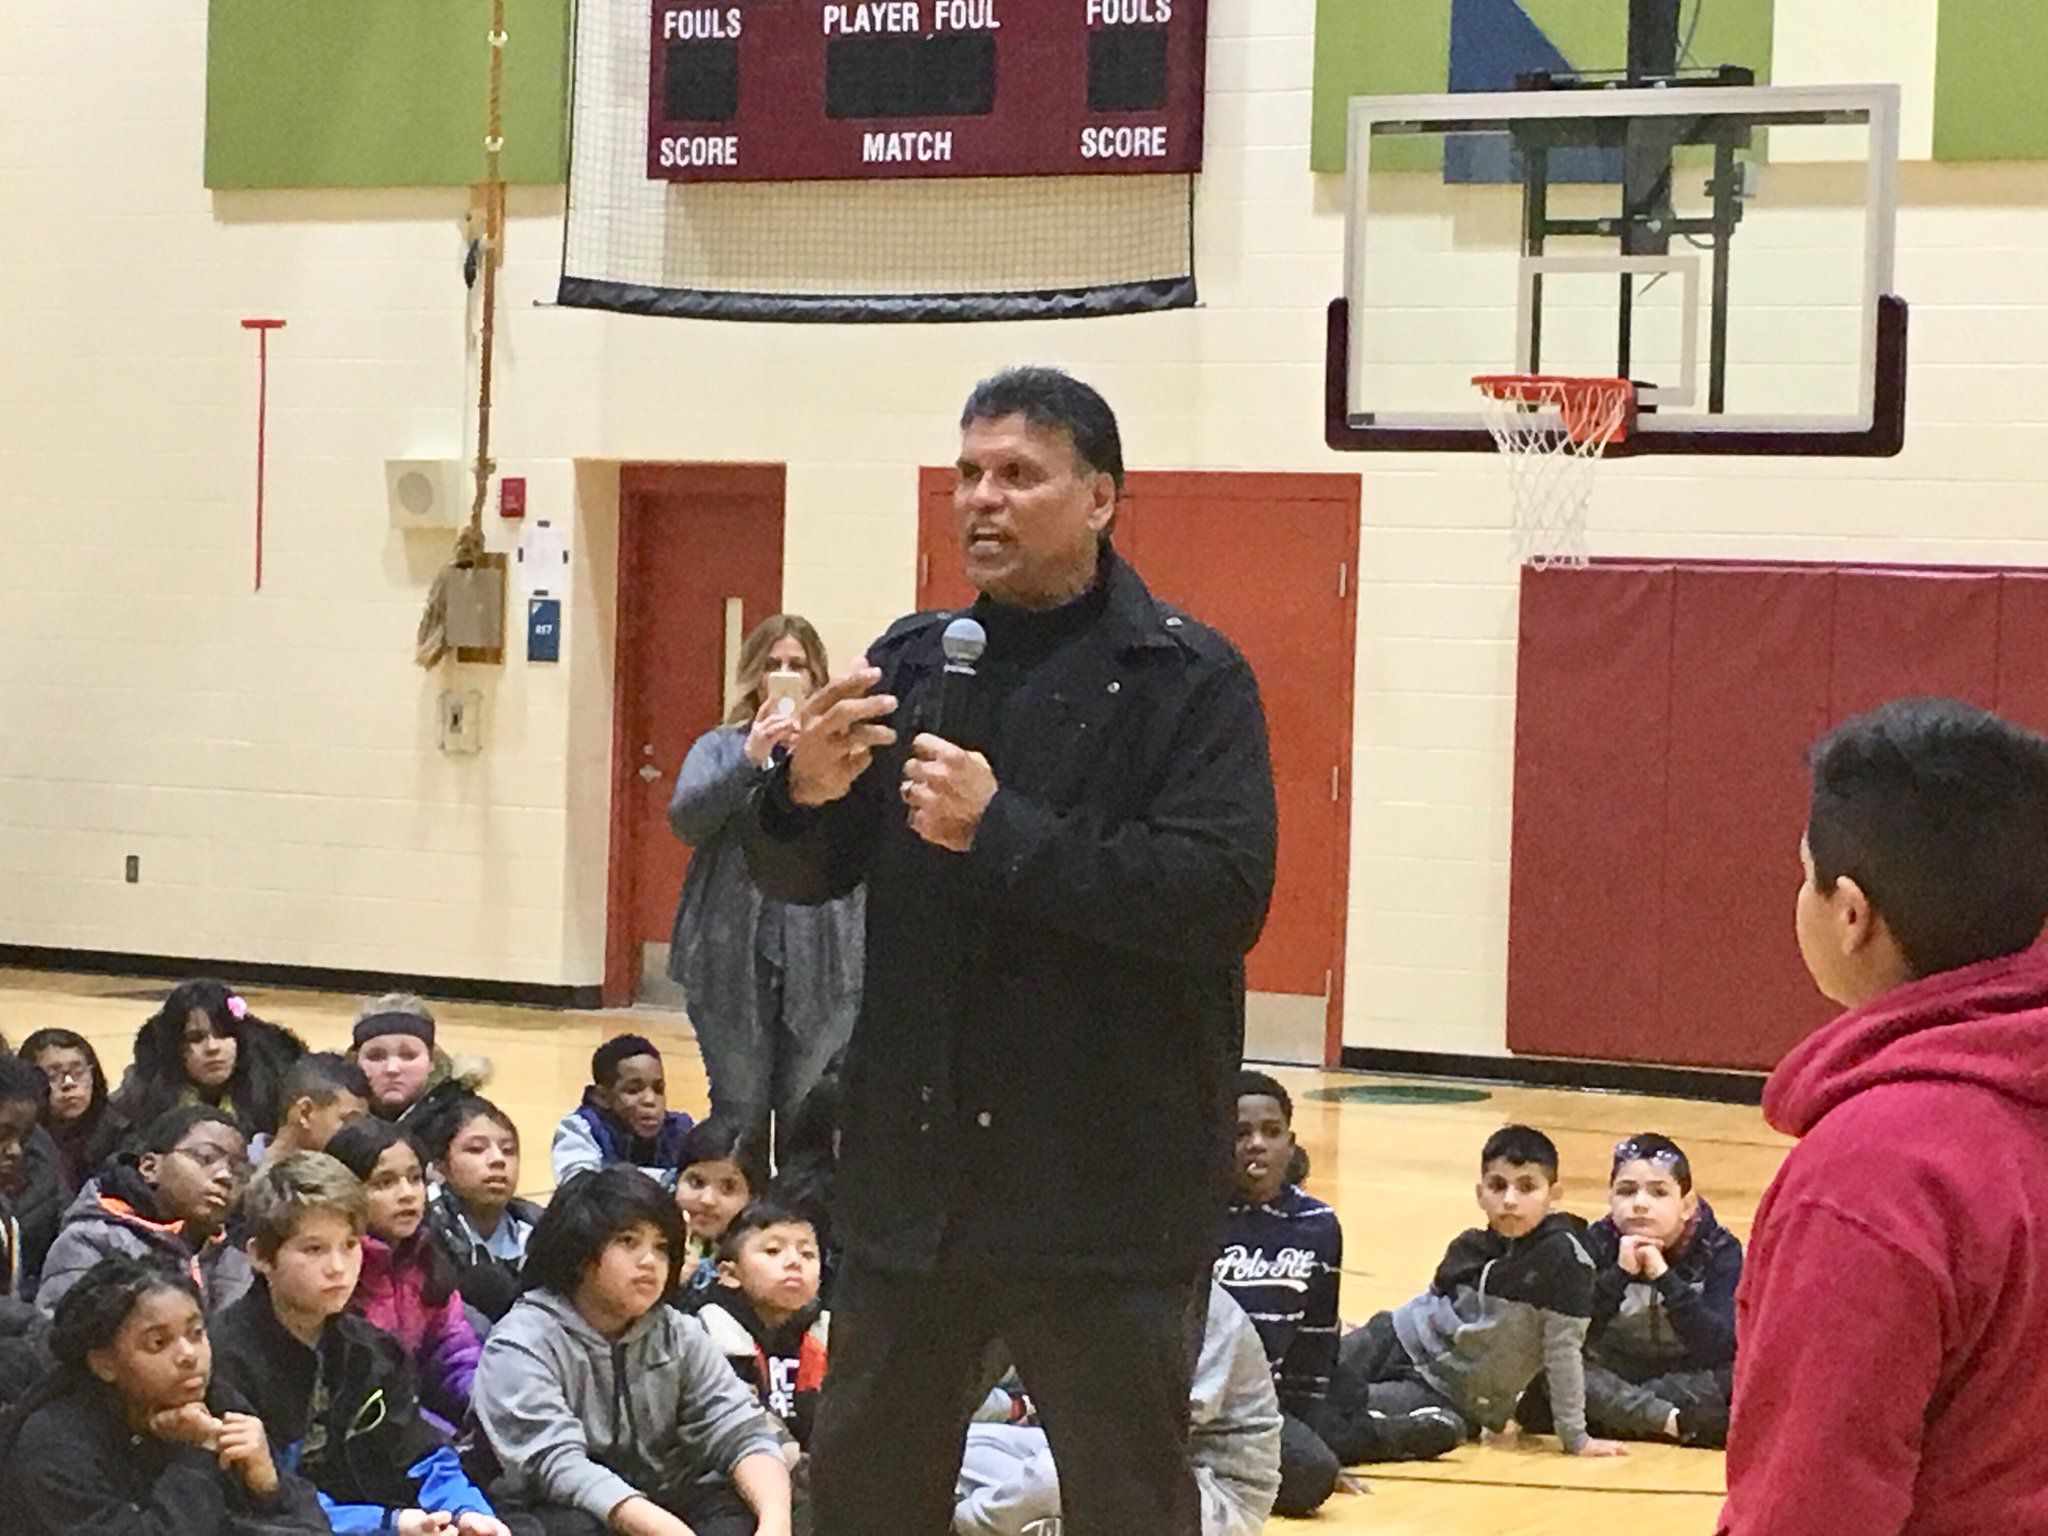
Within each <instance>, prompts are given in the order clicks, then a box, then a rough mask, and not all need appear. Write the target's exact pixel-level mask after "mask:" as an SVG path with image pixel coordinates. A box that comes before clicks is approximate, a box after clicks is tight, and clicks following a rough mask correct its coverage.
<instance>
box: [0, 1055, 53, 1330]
mask: <svg viewBox="0 0 2048 1536" xmlns="http://www.w3.org/2000/svg"><path fill="white" fill-rule="evenodd" d="M49 1096H50V1085H49V1079H47V1078H45V1077H44V1076H43V1074H42V1072H41V1070H40V1069H38V1068H36V1067H34V1066H31V1065H30V1064H29V1063H28V1062H26V1061H23V1060H22V1059H21V1058H20V1057H18V1056H11V1055H8V1054H7V1053H5V1052H0V1297H6V1296H11V1297H17V1298H19V1297H24V1296H25V1297H29V1298H33V1297H34V1295H35V1287H36V1281H37V1276H38V1274H39V1273H40V1271H41V1269H42V1263H43V1257H44V1254H45V1253H47V1251H48V1249H49V1246H50V1243H51V1241H52V1240H53V1239H54V1237H55V1235H56V1232H55V1222H54V1220H53V1218H54V1216H55V1215H56V1213H57V1212H58V1211H60V1210H61V1209H62V1206H63V1203H64V1195H63V1174H62V1172H61V1169H60V1165H59V1159H58V1158H57V1157H56V1156H55V1155H54V1153H55V1148H54V1147H53V1146H51V1145H50V1143H49V1138H48V1137H47V1136H45V1135H43V1133H42V1132H41V1131H40V1130H39V1128H38V1124H39V1122H40V1121H41V1119H42V1116H43V1113H44V1106H45V1105H46V1103H47V1102H48V1100H49ZM38 1138H40V1140H41V1143H42V1145H41V1147H40V1148H37V1146H36V1143H37V1140H38ZM39 1153H40V1155H39ZM39 1228H40V1230H38V1229H39ZM38 1245H40V1250H39V1248H38Z"/></svg>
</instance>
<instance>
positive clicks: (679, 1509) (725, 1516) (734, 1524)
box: [490, 1483, 756, 1536]
mask: <svg viewBox="0 0 2048 1536" xmlns="http://www.w3.org/2000/svg"><path fill="white" fill-rule="evenodd" d="M490 1497H491V1504H492V1506H493V1507H494V1508H495V1509H496V1510H497V1511H498V1517H499V1518H500V1519H501V1520H503V1521H504V1522H505V1523H506V1524H507V1525H509V1526H511V1527H512V1528H513V1531H514V1536H521V1533H523V1532H526V1531H534V1532H538V1533H540V1536H609V1532H610V1530H611V1527H610V1526H608V1525H606V1524H605V1523H604V1521H602V1520H600V1519H598V1518H597V1517H596V1516H595V1515H589V1514H585V1513H584V1512H583V1511H582V1510H580V1509H568V1508H565V1507H564V1506H562V1505H560V1504H528V1503H524V1502H522V1501H520V1500H518V1499H512V1498H507V1497H506V1496H505V1495H504V1494H503V1492H502V1491H501V1490H499V1489H495V1488H494V1489H492V1490H491V1495H490ZM653 1501H654V1502H655V1503H656V1504H659V1505H660V1506H661V1507H662V1508H663V1509H665V1510H667V1511H668V1512H669V1513H670V1514H672V1515H674V1516H675V1517H676V1518H677V1519H678V1520H680V1521H682V1522H683V1524H685V1525H687V1526H688V1527H689V1528H690V1529H691V1530H692V1531H694V1532H695V1533H696V1536H754V1527H755V1524H756V1521H755V1519H754V1511H753V1510H752V1509H751V1508H749V1507H748V1505H747V1501H746V1500H745V1499H743V1498H741V1497H740V1495H739V1490H738V1489H736V1488H734V1487H733V1486H732V1484H730V1483H703V1484H699V1485H697V1486H695V1487H690V1488H677V1489H673V1490H671V1491H669V1492H667V1493H661V1494H656V1495H653Z"/></svg>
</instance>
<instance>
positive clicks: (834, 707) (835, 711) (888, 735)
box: [789, 667, 896, 806]
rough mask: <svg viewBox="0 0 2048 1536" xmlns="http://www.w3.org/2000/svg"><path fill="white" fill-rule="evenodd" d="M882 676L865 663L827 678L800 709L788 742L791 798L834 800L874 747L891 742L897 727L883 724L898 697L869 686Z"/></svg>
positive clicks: (871, 757)
mask: <svg viewBox="0 0 2048 1536" xmlns="http://www.w3.org/2000/svg"><path fill="white" fill-rule="evenodd" d="M881 680H882V674H881V672H880V671H879V670H878V669H876V668H874V667H861V668H859V669H858V670H856V671H854V672H852V673H850V674H848V675H847V676H845V677H842V678H840V679H839V680H838V681H837V682H834V683H828V684H826V685H825V686H824V687H823V688H820V689H819V690H818V691H817V692H816V693H814V694H812V695H811V696H810V697H809V698H808V699H806V700H805V701H804V704H803V707H802V708H801V709H799V710H798V711H797V731H796V738H795V740H794V741H792V742H791V743H790V747H789V798H790V799H791V800H792V801H794V802H795V803H796V804H798V805H803V806H818V805H830V804H831V803H832V802H833V801H834V800H838V799H841V798H842V797H844V796H845V794H846V792H847V791H848V790H849V789H852V788H853V785H854V781H855V780H857V779H858V778H859V777H860V776H861V775H862V774H864V773H866V772H867V771H868V764H869V763H870V762H872V761H874V756H875V753H877V752H879V751H880V750H882V748H884V747H888V746H893V745H894V744H895V741H896V732H895V731H894V730H892V729H891V728H890V727H888V726H886V725H884V724H882V721H883V720H885V719H887V718H888V716H889V715H891V714H893V713H894V712H895V709H896V700H895V699H894V698H893V697H892V696H890V695H889V694H886V693H869V692H868V690H869V689H870V688H872V687H874V686H875V684H877V683H879V682H880V681H881Z"/></svg>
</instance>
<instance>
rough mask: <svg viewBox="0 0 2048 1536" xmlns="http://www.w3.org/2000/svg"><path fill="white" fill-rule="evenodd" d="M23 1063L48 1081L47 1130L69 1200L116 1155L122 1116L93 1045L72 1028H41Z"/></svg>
mask: <svg viewBox="0 0 2048 1536" xmlns="http://www.w3.org/2000/svg"><path fill="white" fill-rule="evenodd" d="M21 1059H22V1060H23V1061H25V1062H28V1063H29V1064H30V1065H31V1066H34V1067H39V1068H41V1070H42V1073H43V1076H44V1077H46V1078H48V1079H49V1082H50V1102H49V1105H48V1106H47V1107H46V1108H45V1109H44V1111H43V1129H44V1130H46V1131H48V1132H49V1133H50V1140H51V1142H52V1143H53V1144H54V1145H55V1146H56V1148H57V1169H58V1175H59V1177H60V1179H61V1181H62V1183H63V1186H64V1198H65V1199H66V1200H67V1201H68V1200H71V1199H73V1198H74V1197H76V1195H77V1194H78V1192H79V1191H80V1190H81V1189H83V1188H84V1187H85V1181H86V1180H87V1179H89V1178H91V1177H92V1176H93V1175H94V1174H95V1173H97V1172H99V1167H100V1164H101V1163H104V1162H105V1161H106V1160H107V1159H108V1158H109V1157H111V1156H112V1155H113V1151H114V1142H115V1141H116V1140H117V1139H118V1134H119V1132H120V1130H121V1124H120V1117H119V1116H118V1115H114V1114H111V1113H110V1112H109V1111H108V1109H107V1074H106V1069H105V1068H103V1067H102V1066H101V1065H100V1057H99V1052H97V1051H95V1050H94V1049H93V1048H92V1042H91V1041H90V1040H88V1039H86V1038H85V1037H84V1036H83V1035H80V1034H75V1033H74V1032H72V1031H71V1030H68V1029H39V1030H37V1031H36V1032H35V1033H34V1034H32V1035H30V1036H29V1037H28V1038H27V1039H26V1040H24V1041H22V1042H21ZM51 1235H52V1236H55V1235H56V1233H55V1228H54V1226H53V1227H52V1229H51Z"/></svg>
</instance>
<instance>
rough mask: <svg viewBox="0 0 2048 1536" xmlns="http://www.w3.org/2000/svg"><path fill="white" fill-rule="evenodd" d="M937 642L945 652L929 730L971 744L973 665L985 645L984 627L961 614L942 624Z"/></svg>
mask: <svg viewBox="0 0 2048 1536" xmlns="http://www.w3.org/2000/svg"><path fill="white" fill-rule="evenodd" d="M940 645H941V646H942V648H943V649H944V650H945V653H946V670H945V671H944V672H943V673H941V674H940V675H939V709H938V720H937V722H936V725H935V728H934V730H933V732H932V734H933V735H935V736H942V737H944V738H945V739H946V740H947V741H950V742H952V743H953V744H954V745H955V746H957V747H972V746H973V745H974V743H973V741H972V740H971V739H970V738H971V737H972V736H974V735H975V734H976V732H975V730H974V694H975V680H976V678H977V677H978V676H979V673H977V672H976V671H975V665H976V663H978V662H979V661H980V660H981V656H982V652H984V651H986V650H987V649H988V631H987V630H985V629H983V628H982V627H981V623H980V621H979V620H976V619H970V618H968V617H967V616H966V615H965V614H962V615H961V616H960V617H959V618H957V619H955V620H953V622H952V623H950V624H948V625H947V626H946V633H945V636H944V638H943V639H942V640H941V641H940Z"/></svg>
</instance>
